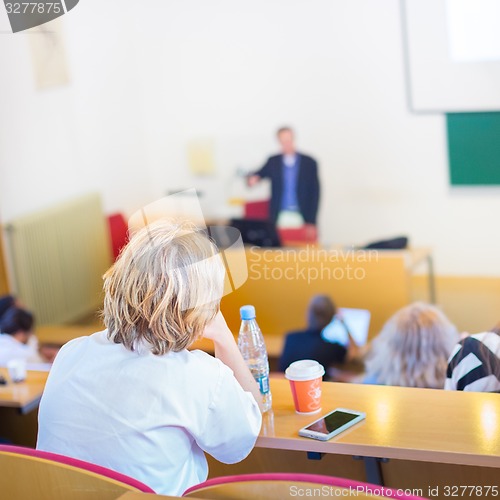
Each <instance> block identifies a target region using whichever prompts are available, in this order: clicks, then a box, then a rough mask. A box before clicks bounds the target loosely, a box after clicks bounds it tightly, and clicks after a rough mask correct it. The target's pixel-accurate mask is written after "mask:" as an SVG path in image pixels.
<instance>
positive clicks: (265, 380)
mask: <svg viewBox="0 0 500 500" xmlns="http://www.w3.org/2000/svg"><path fill="white" fill-rule="evenodd" d="M256 380H257V382H258V384H259V389H260V392H261V394H267V393H268V392H269V376H268V375H262V376H260V377H258V378H257V379H256Z"/></svg>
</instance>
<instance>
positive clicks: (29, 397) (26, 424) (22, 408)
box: [0, 368, 49, 496]
mask: <svg viewBox="0 0 500 500" xmlns="http://www.w3.org/2000/svg"><path fill="white" fill-rule="evenodd" d="M0 373H1V374H2V375H3V376H4V378H5V379H6V380H7V381H8V384H7V385H0V437H2V438H4V439H8V440H10V441H12V442H13V443H15V444H17V445H20V446H28V447H31V448H34V447H35V445H36V435H37V429H38V422H37V419H38V405H39V403H40V399H41V397H42V394H43V390H44V388H45V383H46V381H47V377H48V375H49V374H48V372H47V371H32V370H28V373H27V378H26V380H25V381H24V382H17V383H13V382H11V381H10V378H9V376H8V373H7V369H6V368H0ZM0 496H1V495H0Z"/></svg>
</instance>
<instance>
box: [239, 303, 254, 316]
mask: <svg viewBox="0 0 500 500" xmlns="http://www.w3.org/2000/svg"><path fill="white" fill-rule="evenodd" d="M240 316H241V319H255V307H254V306H242V307H240Z"/></svg>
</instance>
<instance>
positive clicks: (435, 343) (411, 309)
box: [364, 302, 458, 389]
mask: <svg viewBox="0 0 500 500" xmlns="http://www.w3.org/2000/svg"><path fill="white" fill-rule="evenodd" d="M457 341H458V333H457V329H456V328H455V326H454V325H453V324H452V323H451V322H450V320H449V319H448V318H447V317H446V316H445V315H444V313H443V312H441V311H440V310H439V309H438V308H437V307H434V306H431V305H428V304H424V303H422V302H416V303H414V304H411V305H409V306H407V307H404V308H403V309H400V310H399V311H398V312H397V313H396V314H394V315H393V316H392V317H391V318H390V319H389V320H388V321H387V323H386V324H385V325H384V327H383V328H382V331H381V332H380V333H379V335H378V336H377V337H376V338H375V339H374V340H373V342H372V345H371V349H370V352H369V354H368V356H367V359H366V361H365V368H366V376H365V379H364V382H365V383H368V384H380V385H398V386H403V387H426V388H431V389H442V388H443V387H444V381H445V378H446V367H447V360H448V357H449V356H450V354H451V352H452V350H453V346H454V344H455V343H456V342H457Z"/></svg>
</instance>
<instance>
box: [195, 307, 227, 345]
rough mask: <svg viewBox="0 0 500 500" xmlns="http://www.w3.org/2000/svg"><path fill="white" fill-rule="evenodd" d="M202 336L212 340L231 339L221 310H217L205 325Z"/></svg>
mask: <svg viewBox="0 0 500 500" xmlns="http://www.w3.org/2000/svg"><path fill="white" fill-rule="evenodd" d="M203 337H205V338H206V339H210V340H213V341H214V342H223V341H225V340H227V339H231V340H233V334H232V333H231V330H230V329H229V327H228V326H227V323H226V320H225V318H224V316H223V315H222V312H221V311H219V312H218V313H217V315H216V316H215V318H214V319H213V320H212V322H211V323H209V324H208V325H207V326H206V327H205V331H204V332H203ZM233 341H234V340H233Z"/></svg>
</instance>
